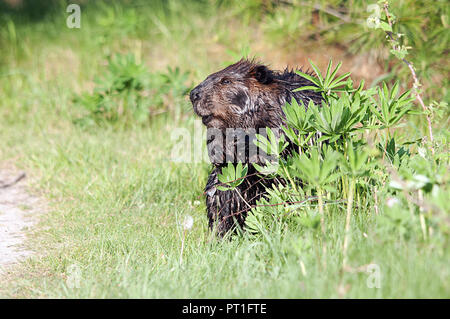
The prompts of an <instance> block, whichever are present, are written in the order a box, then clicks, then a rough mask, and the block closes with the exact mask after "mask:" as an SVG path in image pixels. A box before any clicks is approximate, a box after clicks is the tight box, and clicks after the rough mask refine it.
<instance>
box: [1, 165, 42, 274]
mask: <svg viewBox="0 0 450 319" xmlns="http://www.w3.org/2000/svg"><path fill="white" fill-rule="evenodd" d="M26 180H27V178H26V175H25V173H23V172H18V171H16V170H13V169H4V168H0V274H1V273H2V272H3V271H5V270H6V268H7V267H9V266H11V265H13V264H14V263H16V262H18V261H20V260H22V259H24V258H25V257H28V256H30V255H31V254H32V252H31V251H30V250H27V249H26V248H25V247H24V243H25V240H26V232H27V230H28V229H29V228H30V227H31V226H33V224H34V223H35V222H36V218H34V217H35V216H36V214H37V213H39V211H40V209H39V207H40V206H41V205H40V200H39V198H37V197H35V196H32V195H30V194H29V193H28V192H27V190H26V184H27V183H26Z"/></svg>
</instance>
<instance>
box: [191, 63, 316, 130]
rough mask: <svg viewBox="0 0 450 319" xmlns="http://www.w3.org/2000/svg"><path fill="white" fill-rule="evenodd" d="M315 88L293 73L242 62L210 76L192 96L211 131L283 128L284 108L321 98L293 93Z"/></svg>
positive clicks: (198, 112) (314, 94) (306, 92)
mask: <svg viewBox="0 0 450 319" xmlns="http://www.w3.org/2000/svg"><path fill="white" fill-rule="evenodd" d="M306 85H312V83H311V82H309V81H308V80H306V79H304V78H302V77H300V76H299V75H297V74H296V73H295V72H293V71H289V70H287V69H286V70H285V71H284V72H279V71H273V70H270V69H269V68H268V67H267V66H265V65H263V64H261V63H257V62H255V61H249V60H240V61H239V62H237V63H235V64H232V65H230V66H228V67H226V68H225V69H223V70H221V71H219V72H216V73H213V74H211V75H209V76H208V77H207V78H206V79H205V80H204V81H203V82H202V83H200V84H199V85H198V86H197V87H195V88H194V89H193V90H192V91H191V93H190V99H191V102H192V105H193V107H194V111H195V113H196V114H197V115H199V116H200V117H202V121H203V124H204V125H206V126H207V127H208V128H218V129H226V128H243V129H246V128H255V129H258V128H264V127H279V126H280V125H281V124H282V122H283V118H284V115H283V112H282V108H281V107H282V106H284V104H285V103H286V102H290V101H291V98H292V97H294V98H296V99H297V100H298V101H299V100H303V101H304V102H305V105H307V104H308V102H309V100H310V99H312V100H313V101H314V102H318V101H320V95H319V94H317V93H315V92H312V91H301V92H293V90H294V89H296V88H298V87H301V86H306Z"/></svg>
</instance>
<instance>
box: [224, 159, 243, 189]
mask: <svg viewBox="0 0 450 319" xmlns="http://www.w3.org/2000/svg"><path fill="white" fill-rule="evenodd" d="M247 171H248V167H247V165H245V166H244V167H242V163H241V162H239V163H237V164H236V166H234V165H233V163H228V166H225V167H223V168H222V173H221V174H219V176H218V178H219V181H220V182H221V183H222V185H219V186H217V189H219V190H221V191H226V190H230V189H234V188H236V187H238V186H239V185H241V184H242V182H243V181H244V177H245V176H246V175H247Z"/></svg>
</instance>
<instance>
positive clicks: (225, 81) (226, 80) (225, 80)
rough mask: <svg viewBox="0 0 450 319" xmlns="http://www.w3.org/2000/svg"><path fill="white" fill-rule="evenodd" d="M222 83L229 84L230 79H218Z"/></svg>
mask: <svg viewBox="0 0 450 319" xmlns="http://www.w3.org/2000/svg"><path fill="white" fill-rule="evenodd" d="M220 82H221V83H222V84H230V83H231V81H230V80H228V79H222V81H220Z"/></svg>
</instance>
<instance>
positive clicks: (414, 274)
mask: <svg viewBox="0 0 450 319" xmlns="http://www.w3.org/2000/svg"><path fill="white" fill-rule="evenodd" d="M256 2H257V1H255V3H256ZM227 8H228V9H226V10H225V9H223V8H222V7H217V6H214V5H212V4H211V3H210V2H207V4H206V5H205V3H202V2H184V1H183V2H176V1H170V2H168V4H166V5H163V4H161V3H160V2H159V1H155V2H151V4H148V5H144V4H143V3H141V2H139V3H137V4H136V5H130V4H128V5H127V4H120V3H119V2H118V3H117V4H115V5H111V4H107V2H98V4H97V5H86V6H85V7H82V25H81V28H80V29H69V28H67V27H66V25H65V20H66V17H67V15H68V14H67V13H66V12H65V6H64V5H63V4H62V2H60V4H59V6H55V8H53V9H52V10H53V11H52V10H50V11H49V12H48V13H47V15H45V16H43V17H27V18H26V19H25V18H24V17H25V16H26V15H25V13H22V14H21V17H22V18H23V19H21V18H19V17H18V16H17V15H14V14H11V15H7V14H4V15H3V16H2V17H3V19H2V20H0V21H1V22H2V24H1V28H2V29H1V31H2V33H1V37H0V41H1V42H0V46H1V48H0V59H1V62H0V119H1V121H0V164H1V165H14V166H16V167H18V168H20V169H23V170H25V171H26V172H27V173H28V175H29V176H32V177H33V178H32V180H33V184H32V190H33V192H34V193H36V194H38V195H39V196H41V197H42V198H44V199H45V200H46V201H47V202H48V212H46V213H44V214H42V216H40V217H39V218H40V222H39V224H38V225H37V226H36V227H35V229H33V230H31V231H30V232H29V242H28V244H27V245H28V246H29V247H30V248H31V249H32V250H34V251H36V252H37V253H36V255H35V256H33V257H31V258H29V259H27V260H25V261H24V262H22V263H20V264H18V265H16V266H15V267H13V268H12V269H11V270H10V272H9V273H8V274H7V275H6V276H5V277H4V279H2V281H1V284H0V296H1V297H18V298H24V297H44V298H47V297H50V298H78V297H81V298H106V297H109V298H111V297H112V298H339V297H344V298H431V297H437V298H448V297H450V281H449V279H450V278H449V269H450V268H449V267H448V263H449V257H450V254H449V246H448V230H447V231H440V230H439V229H440V227H439V226H438V225H434V224H432V223H431V222H430V224H429V227H430V229H431V230H430V231H429V237H428V238H426V239H424V238H423V236H422V233H421V231H420V226H418V225H419V224H418V223H417V225H416V219H411V221H408V223H407V225H402V227H405V229H408V231H401V230H400V228H389V227H388V226H386V223H383V222H382V221H381V218H382V216H378V215H376V214H375V210H374V206H375V205H377V204H376V203H375V199H373V198H371V199H370V200H368V202H369V203H370V204H368V205H367V206H365V207H360V208H358V209H355V212H354V219H353V222H352V235H351V241H350V242H351V244H350V246H349V253H348V256H349V264H350V265H351V266H352V268H353V271H343V270H342V267H341V264H342V254H341V247H342V243H343V238H344V236H343V229H344V224H345V203H342V204H336V205H330V206H329V207H327V209H326V234H327V235H326V239H325V240H326V242H327V250H326V253H324V252H323V250H322V249H321V240H320V238H319V237H318V236H317V233H316V232H314V231H313V230H311V229H308V228H307V227H306V228H305V227H301V226H298V227H294V228H290V229H289V230H287V231H284V232H279V233H277V232H274V233H272V234H271V235H270V237H268V238H255V237H252V236H250V235H249V234H248V233H244V234H243V235H242V236H234V237H233V238H232V239H231V240H217V239H215V238H214V236H212V235H211V234H210V232H209V231H208V229H207V219H206V213H205V205H204V197H203V195H202V193H203V187H204V185H205V183H206V178H207V175H208V171H209V169H210V166H209V164H208V163H206V162H201V163H177V162H174V161H172V160H171V152H172V149H173V146H174V144H175V141H174V140H172V139H171V138H170V136H171V132H173V130H174V129H175V128H186V129H188V130H189V131H190V132H192V133H193V132H194V130H195V129H194V127H195V121H196V120H197V121H198V119H196V118H195V116H194V114H193V112H192V110H191V106H190V104H189V102H188V98H187V95H184V96H183V95H182V96H176V93H173V92H169V93H167V94H166V93H165V95H164V96H161V97H159V96H156V98H155V101H156V99H157V98H158V99H157V101H159V102H158V103H159V104H158V105H159V108H158V109H156V110H155V115H152V116H151V118H150V120H149V121H145V123H142V122H139V123H138V122H135V121H133V119H129V120H127V121H126V122H124V121H118V122H117V123H112V124H111V123H101V124H93V125H80V124H79V123H77V121H76V119H79V118H80V117H82V116H83V115H85V114H86V110H85V109H83V108H82V107H80V105H79V104H78V103H76V102H75V101H76V100H74V97H76V96H78V95H80V94H82V93H83V92H91V91H92V90H93V89H94V88H95V87H98V84H96V82H95V81H94V79H95V78H96V77H102V76H103V75H104V74H105V73H106V72H107V64H108V62H107V57H108V56H109V55H113V54H115V53H121V54H129V53H131V54H132V55H133V56H135V58H136V61H137V63H138V64H140V63H142V64H143V65H144V66H145V69H146V70H147V71H148V72H150V74H157V73H158V72H159V73H162V74H166V72H167V67H169V66H170V67H172V68H175V67H178V68H179V69H180V70H181V72H186V74H187V77H186V79H185V82H184V83H183V85H184V86H183V85H181V87H182V88H189V87H192V85H193V84H195V83H199V82H200V81H202V80H203V79H204V77H205V76H207V75H208V74H210V73H212V72H215V71H216V70H218V69H220V68H222V67H223V66H224V65H226V64H227V63H229V62H232V61H234V60H236V59H237V57H238V56H239V55H240V54H241V52H245V50H246V48H250V49H251V51H250V53H251V54H255V55H257V56H259V57H260V59H261V60H263V61H266V62H268V63H270V64H271V65H272V66H274V67H284V65H285V64H288V63H289V64H291V65H293V64H302V63H305V62H306V61H307V58H312V59H313V60H314V61H317V62H318V64H319V66H320V68H321V69H324V68H325V67H326V63H327V62H328V59H329V58H333V59H334V60H339V59H341V60H343V61H344V65H343V69H344V71H349V70H351V69H352V66H353V64H354V63H355V64H356V63H360V62H358V61H360V58H361V56H362V54H361V55H358V54H356V55H351V54H350V55H349V54H344V53H345V51H346V50H345V49H342V48H339V47H337V46H336V45H334V44H333V43H327V41H326V40H325V39H319V40H320V41H319V40H317V39H316V40H315V39H309V40H308V41H305V45H304V46H303V47H302V48H301V49H298V47H299V44H298V43H297V44H296V43H291V44H289V45H277V44H279V43H280V42H279V40H276V39H277V37H276V35H275V36H274V35H273V34H272V33H273V32H272V33H270V32H269V31H270V30H269V29H263V28H260V27H259V25H258V23H254V22H252V18H251V17H252V15H251V14H247V12H249V11H248V10H250V9H248V8H244V9H243V8H242V7H240V6H239V5H236V4H235V5H230V7H227ZM245 10H247V11H245ZM255 10H256V9H255ZM255 12H256V11H255ZM258 12H259V11H258ZM8 17H11V18H8ZM291 19H293V18H291ZM273 21H277V20H276V19H275V18H273ZM273 21H272V22H273ZM273 23H275V22H273ZM269 26H270V25H269ZM268 30H269V31H268ZM287 30H289V29H287ZM272 31H273V30H272ZM278 32H279V31H278ZM290 36H294V35H290ZM381 38H382V40H383V36H381ZM319 42H320V45H317V44H316V43H319ZM312 51H314V52H312ZM330 52H331V53H330ZM330 55H332V56H330ZM371 61H372V60H370V59H369V58H368V59H366V60H364V63H365V64H364V65H369V67H370V65H371V63H372V64H374V65H375V64H376V63H373V61H372V62H371ZM426 63H428V61H426V62H424V64H425V65H426ZM386 64H387V63H386ZM430 64H431V63H430ZM376 65H377V69H376V72H370V69H369V71H368V72H365V71H364V70H363V68H359V70H358V71H359V74H358V71H356V72H357V74H356V78H357V79H362V78H367V79H368V80H369V82H371V81H373V80H376V79H377V77H378V76H381V75H384V74H386V73H387V72H386V71H385V69H383V68H385V67H388V66H386V65H384V66H383V65H381V66H380V64H376ZM159 73H158V74H159ZM442 77H444V78H445V73H444V74H442ZM170 83H172V84H173V83H174V82H170ZM405 83H406V84H404V87H406V86H408V82H405ZM442 83H443V84H441V85H442V86H444V87H445V86H446V82H445V81H444V82H442ZM430 90H431V91H432V92H433V94H435V96H433V98H434V99H442V100H444V99H445V98H446V93H445V94H444V93H442V92H443V91H441V90H440V89H436V88H434V87H433V88H432V89H430ZM181 91H182V89H180V91H176V92H181ZM151 94H152V96H154V95H158V93H155V92H152V93H151ZM161 101H162V102H161ZM446 116H448V113H445V114H444V119H443V120H440V121H439V122H438V121H436V122H435V123H434V124H435V125H434V129H435V131H434V133H435V135H436V140H437V141H438V143H440V145H439V146H438V147H437V148H436V151H437V152H439V153H441V154H444V155H443V158H444V161H447V164H448V156H447V157H445V154H447V152H448V145H447V142H446V141H447V137H448V132H447V128H446V123H447V124H448V118H446ZM424 123H425V121H423V120H420V121H418V120H410V121H408V122H405V124H404V125H403V127H402V128H400V130H403V132H404V136H407V137H405V138H404V139H403V141H407V140H413V139H420V138H421V137H422V136H424V135H426V132H427V131H426V127H425V125H424ZM400 135H401V134H400ZM197 142H198V141H197ZM447 167H448V166H447ZM446 174H447V175H446V176H447V177H448V171H447V173H446ZM447 180H448V178H447ZM447 194H448V191H447ZM378 205H379V206H380V210H381V215H383V214H384V209H385V206H386V205H385V204H384V203H379V204H378ZM307 209H309V210H310V211H314V210H316V207H315V206H314V205H311V206H310V207H308V208H307ZM394 209H395V208H394ZM448 213H449V212H448V211H446V212H445V214H446V215H445V218H448ZM186 216H192V217H193V219H194V224H193V227H192V229H190V230H189V231H187V232H184V230H183V227H182V222H183V220H184V219H185V218H186ZM413 224H414V225H413ZM399 227H400V226H399ZM417 229H418V230H417ZM184 237H185V239H184V240H185V242H184V251H183V256H182V262H180V254H181V246H182V241H183V238H184ZM369 264H375V265H376V267H378V268H377V269H378V270H379V274H380V275H381V277H380V281H379V287H378V288H377V287H373V286H371V282H372V281H371V280H372V279H371V278H372V277H371V276H373V273H370V272H367V271H366V268H367V267H366V265H369ZM74 269H75V271H76V274H77V276H78V277H77V278H76V281H77V284H76V285H75V286H76V287H74V286H73V271H74ZM371 287H372V288H371Z"/></svg>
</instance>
